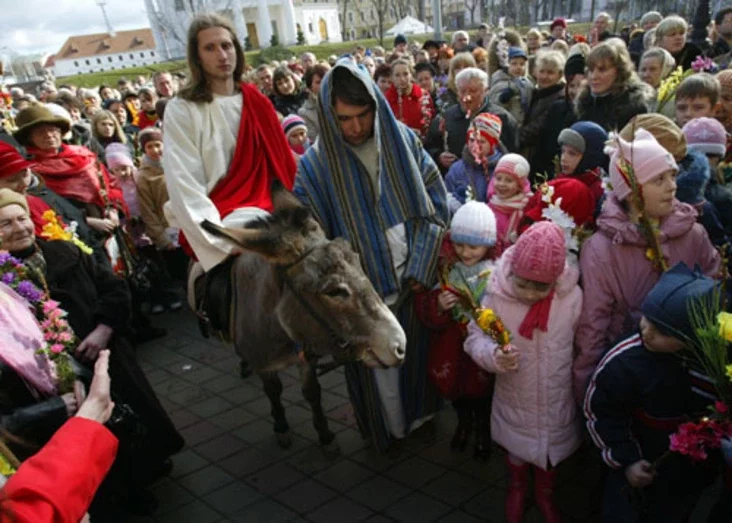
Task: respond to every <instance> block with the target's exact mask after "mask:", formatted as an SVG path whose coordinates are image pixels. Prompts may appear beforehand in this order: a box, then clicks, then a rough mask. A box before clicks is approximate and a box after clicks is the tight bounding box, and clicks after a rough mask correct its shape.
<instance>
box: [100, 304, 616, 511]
mask: <svg viewBox="0 0 732 523" xmlns="http://www.w3.org/2000/svg"><path fill="white" fill-rule="evenodd" d="M156 324H161V325H164V326H166V327H167V328H168V329H169V331H170V334H169V335H168V336H167V337H166V338H164V339H162V340H159V341H156V342H152V343H149V344H146V345H144V346H141V347H140V348H139V349H138V358H139V360H140V363H141V365H142V367H143V369H144V370H145V372H146V373H147V376H148V378H149V380H150V382H151V383H152V385H153V387H154V389H155V390H156V392H157V393H158V395H159V397H160V399H161V401H162V403H163V405H164V406H165V408H166V409H167V410H168V412H169V413H170V415H171V417H172V419H173V421H174V422H175V424H176V426H177V427H178V428H179V430H180V431H181V432H182V434H183V436H184V437H185V439H186V442H187V446H186V448H185V449H184V450H183V451H182V452H181V453H180V454H178V455H177V456H175V457H174V458H173V459H174V463H175V468H174V469H173V472H172V474H171V476H170V477H168V478H164V479H162V480H160V481H159V482H158V483H156V484H155V485H154V486H153V491H154V492H155V494H156V495H157V496H158V499H159V502H160V508H159V510H158V512H157V513H156V515H155V517H154V518H139V517H137V518H136V517H133V516H129V515H124V514H120V515H119V516H118V517H117V518H115V522H116V521H120V522H125V523H127V522H132V523H134V522H152V521H158V522H172V523H186V522H195V523H209V522H211V523H213V522H219V521H221V522H224V521H243V522H257V523H259V522H281V521H311V522H316V523H329V522H339V523H340V522H352V521H369V522H374V523H376V522H386V521H404V522H427V521H440V522H451V523H453V522H454V523H458V522H465V523H470V522H473V521H489V522H500V521H503V520H504V518H503V499H504V493H505V483H506V468H505V464H504V455H503V454H502V452H501V451H500V450H499V449H495V451H494V453H493V456H492V458H491V460H490V461H489V462H488V463H487V464H484V463H479V462H476V461H475V460H473V459H472V450H471V449H468V450H467V451H466V452H465V453H462V454H461V453H455V452H451V450H450V447H449V440H450V437H451V435H452V430H453V429H454V425H455V420H454V417H453V413H452V412H451V410H450V409H447V408H446V409H444V410H443V411H442V412H441V413H440V414H439V415H438V416H437V417H436V420H435V425H436V438H435V440H434V441H432V442H427V441H410V440H407V441H406V443H405V445H404V446H403V447H404V448H403V449H402V450H401V452H399V453H398V455H396V456H393V457H386V456H383V455H381V454H379V453H378V452H376V451H375V450H374V449H372V448H371V447H370V446H369V444H368V442H366V441H364V440H363V439H362V438H361V436H360V434H359V432H358V430H357V428H356V424H355V420H354V418H353V415H352V412H351V408H350V405H349V403H348V397H347V393H346V388H345V378H344V375H343V371H342V369H338V370H335V371H332V372H330V373H328V374H326V375H325V376H323V377H322V378H321V380H320V383H321V385H322V387H323V406H324V409H325V411H326V412H327V414H328V418H329V420H330V427H331V430H332V431H333V432H335V433H336V435H337V440H338V443H339V445H340V450H341V452H340V455H339V456H337V457H327V456H326V455H324V453H323V452H322V451H321V449H320V447H319V446H318V445H317V437H316V433H315V430H314V429H313V428H312V425H311V416H310V411H309V408H308V405H307V403H306V402H305V400H304V399H303V398H302V396H301V393H300V386H299V383H298V381H297V379H296V376H297V372H296V369H294V368H293V369H289V370H288V371H287V372H286V373H283V375H282V380H283V384H284V387H285V389H284V393H283V399H284V401H283V403H284V404H285V408H286V411H287V418H288V421H289V423H290V426H291V427H292V429H291V430H292V432H293V445H292V447H291V448H290V449H287V450H283V449H280V448H279V447H278V446H277V444H276V442H275V436H274V434H273V432H272V422H271V418H270V414H269V402H268V400H267V399H266V397H265V395H264V393H263V392H262V390H261V388H260V383H259V379H258V378H257V377H256V376H252V377H250V378H247V379H246V380H242V379H241V378H240V377H239V375H238V361H239V360H238V358H237V357H235V355H234V351H233V348H232V347H228V346H225V345H223V344H221V343H218V342H215V341H211V340H205V339H204V338H202V337H201V335H200V334H199V332H198V326H197V324H196V321H195V320H194V319H193V317H192V315H191V314H190V313H187V312H179V313H177V314H175V313H171V314H165V315H163V316H160V317H156ZM593 456H594V455H593V454H592V453H590V452H587V451H583V452H580V453H578V454H577V455H576V456H575V457H574V458H572V459H571V460H569V461H568V462H566V463H565V464H563V465H562V466H561V467H560V469H559V475H560V478H559V482H558V483H559V488H558V492H557V496H558V497H557V499H558V503H559V504H560V507H561V508H562V511H563V512H564V514H565V516H566V521H567V522H568V523H572V522H594V521H598V520H599V519H598V518H597V517H596V511H597V507H598V498H597V496H598V495H599V494H598V491H597V485H598V484H599V482H600V478H601V474H602V470H603V469H602V465H601V464H600V463H598V462H597V460H596V459H595V458H594V457H593ZM97 521H99V520H97ZM525 521H526V522H527V523H534V522H541V521H542V518H541V516H540V515H539V513H538V511H537V509H536V507H533V506H532V507H530V508H529V511H528V514H527V517H526V518H525Z"/></svg>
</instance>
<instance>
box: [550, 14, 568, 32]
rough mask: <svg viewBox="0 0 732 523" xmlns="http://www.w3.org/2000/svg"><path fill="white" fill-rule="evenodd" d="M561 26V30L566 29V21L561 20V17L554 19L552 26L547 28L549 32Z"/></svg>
mask: <svg viewBox="0 0 732 523" xmlns="http://www.w3.org/2000/svg"><path fill="white" fill-rule="evenodd" d="M558 25H561V26H562V27H563V28H565V29H566V28H567V21H566V20H565V19H564V18H562V17H561V16H560V17H559V18H555V19H554V21H553V22H552V25H550V26H549V30H550V31H551V30H553V29H554V28H555V27H556V26H558Z"/></svg>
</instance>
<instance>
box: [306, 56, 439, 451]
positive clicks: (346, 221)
mask: <svg viewBox="0 0 732 523" xmlns="http://www.w3.org/2000/svg"><path fill="white" fill-rule="evenodd" d="M340 67H345V68H347V69H348V70H349V71H350V72H351V73H352V74H353V75H354V76H356V77H357V78H359V79H360V80H361V81H362V82H363V83H364V85H365V86H366V87H367V89H368V90H369V93H370V94H371V95H372V96H373V98H374V100H375V102H376V118H375V122H374V139H375V141H376V144H377V147H378V150H379V155H378V157H379V169H378V194H375V191H374V189H373V188H372V186H371V182H370V180H369V175H368V172H367V170H366V168H365V167H364V166H363V165H362V164H361V163H360V161H359V160H358V157H357V156H356V154H355V153H354V152H353V151H352V150H351V148H350V146H348V144H346V143H345V142H344V141H343V138H342V136H341V133H340V129H339V126H338V122H337V119H336V116H335V113H334V111H333V108H332V106H331V105H330V103H322V101H329V100H331V89H332V85H331V79H332V77H333V71H335V70H336V69H338V68H340ZM318 116H319V120H320V125H321V134H320V136H319V138H318V140H317V141H316V143H315V145H314V146H313V147H311V148H310V149H309V150H308V151H307V152H306V153H305V155H303V157H302V158H301V161H300V166H299V169H298V173H297V177H296V179H295V187H294V192H295V194H296V195H297V196H298V197H299V198H300V199H301V200H302V201H303V203H304V204H305V205H307V206H308V207H309V208H310V209H311V210H312V211H313V213H314V214H315V216H316V217H317V219H318V220H319V221H320V223H321V225H322V226H323V229H324V230H325V233H326V234H327V235H328V237H329V238H335V237H342V238H345V239H347V240H349V241H350V242H351V244H352V245H353V248H354V249H355V250H356V252H358V254H359V255H360V256H361V262H362V265H363V268H364V271H365V272H366V274H367V276H368V277H369V279H370V280H371V282H372V283H373V285H374V287H375V288H376V291H377V292H378V293H379V294H380V296H382V298H383V297H387V296H390V295H393V294H395V293H401V292H403V291H406V290H407V289H408V286H407V282H408V281H410V280H415V281H417V282H419V283H421V284H423V285H425V286H427V287H430V286H432V285H433V284H434V281H435V278H436V272H435V269H436V264H437V257H438V253H439V250H440V245H441V242H442V237H443V234H444V231H445V229H446V226H447V222H448V220H449V211H448V206H447V193H446V190H445V185H444V183H443V181H442V177H441V176H440V174H439V171H438V170H437V167H436V166H435V164H434V162H433V161H432V159H431V158H430V156H429V155H428V154H427V153H426V151H425V150H424V149H423V148H422V144H421V142H420V141H419V139H418V138H417V137H416V135H415V134H414V133H413V132H412V131H411V130H409V129H408V128H407V127H406V126H404V125H402V124H401V123H399V122H398V121H397V120H396V119H395V118H394V115H393V114H392V112H391V109H390V108H389V104H388V103H387V102H386V100H385V99H384V98H383V96H382V95H381V93H380V92H379V91H378V90H377V89H375V88H374V84H373V82H372V81H371V79H370V78H369V77H368V75H367V74H366V73H365V72H364V71H363V70H361V69H359V68H358V67H357V66H356V65H355V64H354V63H353V62H352V61H350V60H342V61H341V62H339V63H338V64H337V65H336V67H335V68H334V69H333V70H332V71H331V72H330V73H329V74H327V75H326V76H325V78H324V79H323V82H322V84H321V92H320V95H319V102H318ZM399 224H404V226H405V229H406V236H407V243H408V248H409V255H408V259H407V262H406V266H405V270H404V273H403V274H402V276H401V278H400V279H399V278H397V274H396V272H395V269H394V266H393V264H392V258H391V252H390V248H389V244H388V241H387V236H386V231H387V230H388V229H390V228H391V227H394V226H396V225H399ZM396 315H397V318H398V319H399V321H400V322H401V324H402V327H403V328H404V331H405V333H406V335H407V355H406V361H405V364H404V366H402V367H401V369H400V392H401V399H402V406H403V409H404V416H405V420H404V421H405V425H406V427H409V426H410V425H411V424H412V422H413V421H415V420H418V419H420V418H423V417H424V416H427V415H429V414H431V413H433V412H435V410H436V409H437V407H438V406H439V403H438V402H439V400H438V396H437V394H436V392H435V390H434V389H433V388H432V386H431V385H430V383H429V381H428V380H427V371H426V361H427V350H428V342H429V338H428V337H429V333H428V332H427V331H426V330H425V329H423V328H421V327H420V325H419V322H418V320H417V317H416V315H415V313H414V303H413V297H412V295H411V293H409V294H407V298H406V299H405V300H404V301H402V303H401V305H400V306H399V309H398V310H397V311H396ZM346 378H347V383H348V391H349V395H350V397H351V401H352V403H353V404H354V407H355V411H356V417H357V420H358V423H359V427H360V428H361V431H362V433H363V434H364V435H365V436H371V437H372V438H373V440H374V442H375V444H376V446H377V447H378V448H379V449H380V450H385V449H386V448H387V447H388V445H389V440H390V436H389V434H388V430H387V426H386V423H385V421H384V418H383V415H382V412H381V406H380V403H379V394H378V390H377V389H376V384H375V382H374V377H373V373H372V371H371V370H369V369H366V368H365V367H364V366H363V365H361V364H351V365H348V366H347V368H346Z"/></svg>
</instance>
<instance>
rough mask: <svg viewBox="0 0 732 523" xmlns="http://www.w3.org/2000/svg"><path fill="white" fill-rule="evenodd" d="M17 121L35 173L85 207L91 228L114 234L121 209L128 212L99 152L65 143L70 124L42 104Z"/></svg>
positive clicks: (59, 192) (49, 186)
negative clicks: (64, 139) (99, 157)
mask: <svg viewBox="0 0 732 523" xmlns="http://www.w3.org/2000/svg"><path fill="white" fill-rule="evenodd" d="M16 123H17V125H18V127H19V129H18V130H17V131H16V132H15V135H14V136H15V138H16V139H17V140H18V142H20V144H22V145H24V146H25V147H26V149H27V150H28V154H30V155H31V156H32V157H33V161H34V163H35V167H34V172H35V173H36V174H38V175H40V176H41V177H42V178H43V181H44V182H45V184H46V186H47V187H48V188H49V189H51V190H52V191H54V192H56V193H57V194H59V195H61V196H63V197H64V198H66V199H67V200H70V201H71V202H72V203H74V204H75V205H76V206H77V207H80V208H82V209H83V210H84V211H85V212H86V215H87V219H86V222H87V224H88V225H89V227H91V228H92V229H94V230H96V231H98V232H100V233H101V234H103V235H109V234H111V233H112V231H114V228H115V227H117V226H119V214H120V212H121V213H123V214H126V213H127V205H126V204H125V201H124V198H123V196H122V191H121V190H120V189H119V187H117V185H116V182H115V180H114V178H112V177H111V176H109V173H108V172H107V169H106V168H105V167H104V165H103V164H102V163H101V162H100V161H99V160H98V158H97V156H96V154H94V153H93V152H91V151H90V150H89V149H87V148H86V147H81V146H77V145H66V144H64V143H63V142H62V140H61V137H62V136H63V135H64V134H66V133H67V132H68V130H69V126H70V123H69V122H68V121H67V120H66V119H64V118H62V117H58V116H55V115H54V114H53V113H52V112H51V111H50V110H49V109H47V108H46V107H44V106H43V105H40V104H34V105H31V106H30V107H28V108H26V109H23V110H22V111H20V113H18V116H17V117H16Z"/></svg>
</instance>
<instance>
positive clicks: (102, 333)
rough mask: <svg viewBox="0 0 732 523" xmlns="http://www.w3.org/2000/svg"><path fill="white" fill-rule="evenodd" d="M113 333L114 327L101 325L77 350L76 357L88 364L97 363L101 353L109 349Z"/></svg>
mask: <svg viewBox="0 0 732 523" xmlns="http://www.w3.org/2000/svg"><path fill="white" fill-rule="evenodd" d="M113 332H114V331H113V330H112V327H109V326H108V325H104V324H103V323H100V324H99V325H97V326H96V328H95V329H94V330H93V331H91V332H90V333H89V334H88V335H87V337H86V338H84V340H83V341H82V342H81V343H80V344H79V346H78V347H77V348H76V351H75V354H76V356H78V357H79V358H80V359H82V360H84V361H87V362H91V361H95V360H96V359H97V356H98V355H99V351H101V350H102V349H106V348H107V346H108V344H109V339H110V338H111V337H112V333H113Z"/></svg>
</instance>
